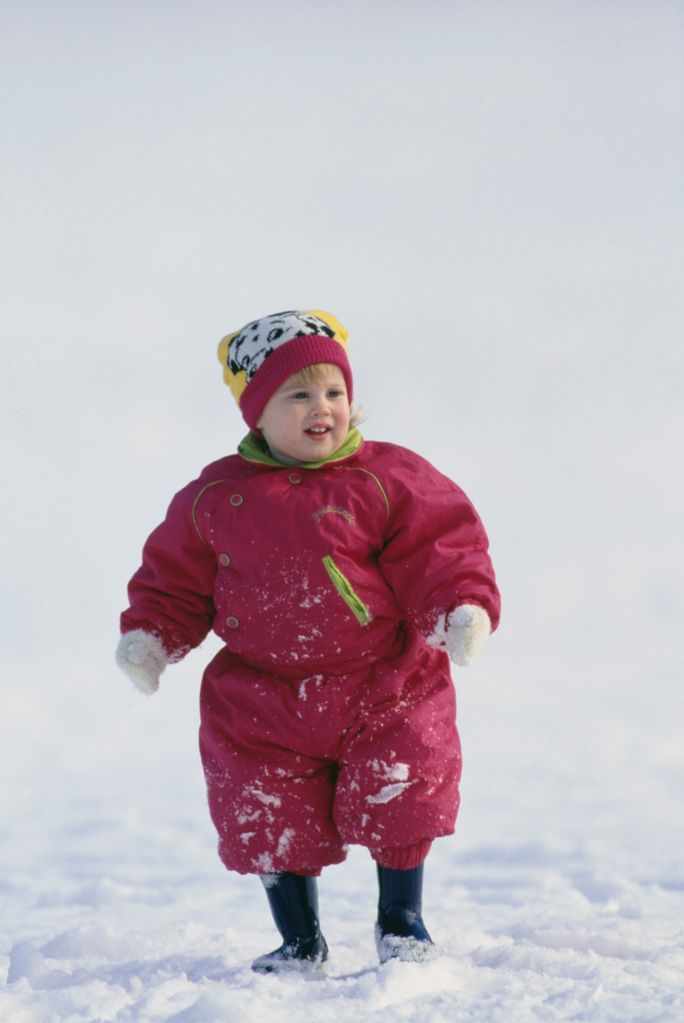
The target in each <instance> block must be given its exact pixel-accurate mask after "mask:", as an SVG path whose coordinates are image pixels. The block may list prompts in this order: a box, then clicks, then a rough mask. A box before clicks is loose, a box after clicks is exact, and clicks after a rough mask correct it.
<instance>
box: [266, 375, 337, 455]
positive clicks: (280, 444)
mask: <svg viewBox="0 0 684 1023" xmlns="http://www.w3.org/2000/svg"><path fill="white" fill-rule="evenodd" d="M349 416H350V410H349V399H348V397H347V386H346V384H345V382H344V376H343V375H342V371H341V370H339V369H338V368H337V367H336V366H329V367H328V366H323V367H321V369H320V370H319V371H317V373H316V375H315V377H314V379H313V380H308V381H305V380H303V379H302V377H301V376H300V375H299V374H298V373H295V374H294V375H293V376H291V377H288V379H287V380H286V381H285V383H283V384H281V385H280V387H279V388H278V390H277V391H276V392H275V393H274V394H273V396H272V397H271V399H270V400H269V402H268V404H267V405H266V407H265V408H264V411H263V412H262V413H261V418H260V420H259V422H258V423H257V426H258V428H259V429H260V430H261V432H262V434H263V436H264V439H265V440H266V443H267V444H268V447H269V450H270V452H271V454H272V455H273V457H274V458H277V459H278V461H279V462H284V463H285V464H286V465H287V464H296V463H298V462H321V461H323V459H325V458H328V457H329V456H330V455H332V454H333V453H334V452H335V451H337V449H338V448H339V447H340V445H341V444H342V442H343V441H344V439H345V437H346V436H347V433H348V432H349Z"/></svg>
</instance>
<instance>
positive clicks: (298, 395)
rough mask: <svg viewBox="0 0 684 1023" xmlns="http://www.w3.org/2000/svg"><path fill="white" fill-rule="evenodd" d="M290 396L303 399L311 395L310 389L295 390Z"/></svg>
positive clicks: (299, 399)
mask: <svg viewBox="0 0 684 1023" xmlns="http://www.w3.org/2000/svg"><path fill="white" fill-rule="evenodd" d="M290 397H291V398H295V399H296V400H298V401H302V400H303V399H306V398H308V397H309V392H308V391H293V393H292V394H291V395H290Z"/></svg>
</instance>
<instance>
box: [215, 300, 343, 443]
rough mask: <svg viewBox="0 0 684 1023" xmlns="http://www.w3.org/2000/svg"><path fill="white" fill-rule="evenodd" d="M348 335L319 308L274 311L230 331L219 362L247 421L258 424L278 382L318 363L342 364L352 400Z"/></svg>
mask: <svg viewBox="0 0 684 1023" xmlns="http://www.w3.org/2000/svg"><path fill="white" fill-rule="evenodd" d="M347 337H348V334H347V331H346V330H345V328H344V327H343V326H342V324H341V323H340V322H339V321H338V320H336V319H335V317H334V316H331V314H330V313H324V312H323V311H322V310H321V309H309V310H307V311H306V312H298V311H296V310H290V311H288V312H284V313H274V314H273V315H272V316H264V317H263V318H262V319H260V320H253V321H252V322H251V323H248V324H246V326H244V327H243V328H242V329H241V330H238V331H236V332H235V333H234V334H227V335H226V337H224V338H223V340H222V341H221V343H220V344H219V346H218V357H219V362H220V363H221V365H222V366H223V379H224V381H225V383H226V384H228V386H229V387H230V389H231V391H232V393H233V397H234V398H235V400H236V401H237V403H238V405H239V406H240V410H241V412H242V415H243V417H244V419H245V422H246V423H247V425H248V426H249V427H250V428H251V429H252V430H254V429H256V425H257V423H258V422H259V418H260V416H261V413H262V412H263V410H264V408H265V406H266V403H267V402H268V400H269V398H270V397H271V396H272V395H273V394H274V393H275V392H276V391H277V390H278V388H279V387H280V385H281V384H282V383H283V382H284V381H285V380H287V378H288V377H290V376H292V374H293V373H298V372H299V371H300V370H302V369H304V368H305V367H306V366H312V365H314V363H318V362H326V363H332V365H334V366H339V368H340V369H341V370H342V373H343V375H344V379H345V383H346V385H347V394H348V397H349V401H350V402H351V400H352V388H353V381H352V371H351V366H350V365H349V361H348V359H347V352H346V347H347Z"/></svg>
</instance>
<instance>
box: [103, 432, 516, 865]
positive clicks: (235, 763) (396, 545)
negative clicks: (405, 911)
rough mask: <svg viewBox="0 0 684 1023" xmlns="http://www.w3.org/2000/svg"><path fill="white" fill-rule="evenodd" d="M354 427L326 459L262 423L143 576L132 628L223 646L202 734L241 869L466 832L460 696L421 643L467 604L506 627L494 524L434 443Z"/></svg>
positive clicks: (168, 642)
mask: <svg viewBox="0 0 684 1023" xmlns="http://www.w3.org/2000/svg"><path fill="white" fill-rule="evenodd" d="M352 435H355V438H356V439H355V440H354V441H353V443H352V444H351V449H352V450H351V454H348V455H347V456H346V457H343V458H342V459H339V457H338V460H334V459H333V460H330V461H328V462H327V463H325V464H322V465H319V466H315V467H307V466H297V467H295V468H293V467H288V466H283V465H280V464H278V463H275V462H274V461H273V460H271V459H269V458H268V456H264V455H259V454H258V453H257V451H258V448H257V444H256V442H255V441H254V440H253V439H252V442H251V444H250V443H248V444H247V446H246V447H245V446H241V449H240V450H241V451H242V452H243V454H237V455H231V456H228V457H226V458H222V459H220V460H219V461H217V462H214V463H213V464H211V465H209V466H208V467H207V468H206V469H204V471H203V472H202V474H201V475H200V477H199V478H198V479H197V480H195V481H194V482H192V483H190V484H189V485H188V486H187V487H185V488H184V489H183V490H181V491H180V493H179V494H177V495H176V497H175V498H174V499H173V501H172V502H171V505H170V507H169V511H168V514H167V517H166V519H165V521H164V522H163V523H162V524H161V525H160V526H159V527H158V528H157V529H156V530H155V531H154V532H153V533H152V535H151V536H150V537H149V539H148V541H147V543H146V545H145V548H144V552H143V564H142V566H141V568H140V569H139V570H138V572H137V573H136V574H135V575H134V577H133V579H132V580H131V582H130V585H129V599H130V608H129V609H128V610H127V611H125V612H124V614H123V615H122V622H121V624H122V631H124V632H127V631H129V630H131V629H136V628H143V629H146V630H147V631H149V632H153V633H154V634H155V635H157V636H158V637H159V638H160V639H161V641H162V642H163V644H164V647H165V649H166V651H167V654H168V655H169V657H170V659H171V660H179V659H180V658H181V657H182V656H183V655H184V654H185V653H187V651H188V650H189V649H191V648H192V647H195V646H197V645H198V644H199V643H200V642H201V641H202V639H203V638H204V637H205V636H206V634H207V632H208V631H209V629H211V628H212V627H213V629H214V631H215V632H216V633H217V634H218V635H219V636H220V637H221V639H222V640H224V642H225V644H226V645H225V647H224V648H223V649H222V650H221V651H220V652H219V653H218V654H217V655H216V657H215V658H214V659H213V660H212V662H211V663H210V664H209V666H208V667H207V669H206V671H205V673H204V678H203V682H202V691H201V727H200V748H201V754H202V762H203V766H204V771H205V775H206V780H207V789H208V797H209V807H210V812H211V815H212V819H213V821H214V824H215V825H216V828H217V831H218V834H219V852H220V855H221V858H222V860H223V862H224V863H225V865H226V866H227V867H228V868H229V869H232V870H237V871H239V872H240V873H253V872H257V873H259V872H270V871H280V870H290V871H294V872H298V873H303V874H306V873H310V874H315V873H319V872H320V870H321V868H322V867H323V866H325V865H326V864H330V863H337V862H340V861H341V860H343V859H344V856H345V846H346V845H347V844H349V843H358V844H361V845H365V846H367V847H368V848H369V849H370V850H371V852H372V853H373V854H377V853H379V852H380V851H381V850H388V849H389V850H392V849H402V848H406V847H408V846H412V845H414V844H416V843H421V842H424V843H425V844H426V848H427V847H429V840H431V839H433V838H436V837H437V836H439V835H446V834H450V833H451V832H452V831H453V829H454V824H455V820H456V813H457V810H458V799H459V796H458V782H459V777H460V767H461V757H460V744H459V739H458V734H457V731H456V724H455V695H454V689H453V685H452V682H451V676H450V671H449V662H448V659H447V656H446V654H445V653H443V652H442V651H440V650H437V649H433V648H432V647H431V646H429V645H428V644H427V643H426V642H425V639H426V638H427V637H429V636H430V635H431V634H432V632H433V630H434V628H435V626H436V623H437V620H438V618H439V617H440V616H441V615H442V614H444V613H448V612H449V611H451V610H452V609H453V608H454V607H456V606H458V605H460V604H478V605H480V606H481V607H483V608H485V610H486V611H487V613H488V615H489V617H490V620H491V622H492V627H493V628H496V626H497V624H498V618H499V594H498V590H497V588H496V583H495V580H494V573H493V570H492V566H491V562H490V559H489V556H488V553H487V537H486V534H485V532H484V529H483V527H482V524H481V522H480V520H479V518H478V516H477V513H476V512H475V510H474V508H473V506H472V505H471V504H470V502H469V501H468V499H467V497H466V496H465V494H464V493H463V492H462V491H461V490H460V489H459V488H458V487H457V486H456V485H455V484H454V483H452V482H451V481H450V480H448V479H447V478H446V477H444V476H442V475H441V474H440V473H439V472H437V470H436V469H434V468H433V467H432V466H431V465H430V464H429V463H428V462H426V461H425V460H424V459H423V458H421V457H420V456H418V455H416V454H414V453H413V452H411V451H408V450H406V449H405V448H401V447H398V446H396V445H393V444H385V443H379V442H373V441H365V442H364V441H362V440H361V437H360V435H358V434H357V433H356V431H352V434H350V438H351V437H352ZM354 447H356V450H354ZM341 450H342V449H341ZM345 450H349V445H347V446H346V448H345ZM338 456H339V453H338ZM251 459H254V460H251Z"/></svg>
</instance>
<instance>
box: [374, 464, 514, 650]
mask: <svg viewBox="0 0 684 1023" xmlns="http://www.w3.org/2000/svg"><path fill="white" fill-rule="evenodd" d="M403 454H404V457H403V459H402V461H401V463H400V465H399V466H398V467H397V468H398V471H397V472H395V473H392V474H391V475H390V476H389V477H386V478H385V479H384V480H383V483H384V485H385V486H386V489H387V491H388V502H389V521H388V527H387V531H386V534H385V535H386V543H385V546H384V548H383V550H382V551H381V552H380V556H379V561H380V568H381V571H382V573H383V575H384V577H385V579H386V580H387V582H388V583H389V585H390V587H391V588H392V590H393V592H394V595H395V597H396V599H397V601H398V603H399V605H400V607H401V608H402V611H403V612H404V614H405V615H406V617H407V618H408V620H409V621H411V622H412V623H413V624H414V625H415V626H416V627H417V628H418V629H419V630H420V632H422V633H423V635H424V636H426V637H429V636H431V635H432V634H433V633H434V631H435V628H436V626H437V622H438V620H439V619H440V617H441V616H442V615H444V614H447V615H448V614H449V612H450V611H452V610H453V609H454V608H456V607H459V606H460V605H462V604H477V605H479V606H480V607H482V608H484V609H485V611H486V612H487V614H488V615H489V619H490V621H491V624H492V629H495V628H496V627H497V625H498V624H499V615H500V606H501V602H500V596H499V590H498V588H497V585H496V579H495V575H494V569H493V566H492V562H491V559H490V557H489V552H488V547H489V542H488V539H487V534H486V532H485V529H484V526H483V525H482V522H481V521H480V518H479V516H478V514H477V512H476V511H475V508H474V507H473V505H472V504H471V502H470V501H469V499H468V497H467V496H466V495H465V493H464V492H463V491H462V490H461V489H460V487H458V486H457V485H456V484H455V483H453V482H452V481H451V480H450V479H448V478H447V477H446V476H443V475H442V474H441V473H440V472H438V471H437V469H435V468H434V467H433V466H432V465H430V463H429V462H427V461H426V460H425V459H423V458H421V457H420V456H419V455H416V454H414V453H413V452H409V451H406V450H405V451H404V453H403Z"/></svg>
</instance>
